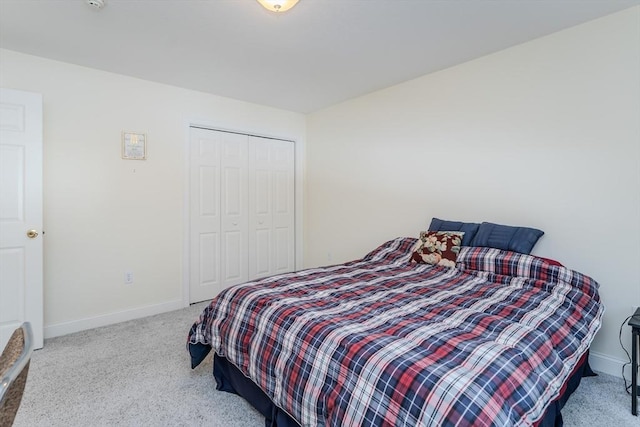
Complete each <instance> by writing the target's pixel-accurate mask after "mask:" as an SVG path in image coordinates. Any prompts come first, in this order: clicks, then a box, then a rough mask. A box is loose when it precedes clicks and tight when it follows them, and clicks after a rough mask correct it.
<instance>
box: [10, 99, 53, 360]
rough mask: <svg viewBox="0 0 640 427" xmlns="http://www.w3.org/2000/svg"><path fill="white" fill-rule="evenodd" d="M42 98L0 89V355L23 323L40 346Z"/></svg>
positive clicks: (41, 340) (41, 329) (35, 343)
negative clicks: (26, 323) (30, 326)
mask: <svg viewBox="0 0 640 427" xmlns="http://www.w3.org/2000/svg"><path fill="white" fill-rule="evenodd" d="M42 234H43V232H42V96H41V95H40V94H35V93H29V92H22V91H16V90H10V89H0V349H2V348H4V346H5V345H6V343H7V341H8V340H9V337H10V336H11V334H12V333H13V331H14V330H15V329H16V328H17V327H18V326H20V324H21V323H22V322H24V321H29V322H31V325H32V328H33V333H34V341H35V342H34V346H35V348H42V345H43V292H42V288H43V286H42V281H43V273H42V268H43V265H42V260H43V255H42V251H43V245H42V240H43V239H42Z"/></svg>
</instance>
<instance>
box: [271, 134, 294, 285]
mask: <svg viewBox="0 0 640 427" xmlns="http://www.w3.org/2000/svg"><path fill="white" fill-rule="evenodd" d="M271 150H272V171H273V172H272V173H273V197H272V200H273V203H274V209H273V228H274V230H275V232H276V238H275V239H274V244H273V247H272V251H273V254H274V258H275V259H274V262H273V266H274V272H275V273H285V272H288V271H293V270H295V251H294V248H295V231H294V230H295V212H294V206H295V201H294V194H295V193H294V191H295V189H294V179H295V178H294V167H293V165H294V145H293V143H292V142H288V141H278V140H273V141H271Z"/></svg>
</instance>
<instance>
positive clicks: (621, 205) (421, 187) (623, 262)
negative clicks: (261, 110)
mask: <svg viewBox="0 0 640 427" xmlns="http://www.w3.org/2000/svg"><path fill="white" fill-rule="evenodd" d="M427 42H429V41H425V43H427ZM416 54H419V52H416ZM306 173H307V181H306V185H307V187H306V192H305V194H306V198H305V201H306V202H305V203H306V205H305V213H306V215H305V263H306V265H307V266H316V265H319V264H326V263H329V262H340V261H345V260H348V259H354V258H359V257H361V256H362V255H364V254H365V253H366V252H367V251H369V250H371V249H373V248H374V247H376V246H377V245H378V244H380V243H382V242H384V241H385V240H387V239H390V238H393V237H396V236H416V237H417V236H418V233H419V231H420V230H423V229H425V228H426V227H427V226H428V224H429V221H430V220H431V218H432V217H434V216H435V217H440V218H446V219H451V220H462V221H475V222H477V221H493V222H499V223H504V224H512V225H525V226H532V227H537V228H540V229H542V230H544V231H545V232H546V234H545V236H544V237H543V238H542V239H541V240H540V241H539V243H538V245H537V247H536V248H535V250H534V253H537V254H539V255H542V256H546V257H551V258H556V259H558V260H560V261H562V262H563V263H564V264H565V265H567V266H569V267H571V268H573V269H576V270H579V271H582V272H584V273H586V274H589V275H591V276H592V277H594V278H595V279H596V280H598V281H599V282H600V284H601V295H602V299H603V300H604V303H605V304H606V315H605V318H604V325H603V328H602V330H601V332H600V333H599V334H598V336H597V337H596V340H595V342H594V343H593V347H592V350H593V352H594V353H595V356H596V357H595V358H594V357H592V361H593V363H594V365H596V369H600V370H604V371H607V372H610V373H613V374H617V375H619V372H620V370H619V366H620V365H619V362H620V361H621V360H623V359H625V358H626V357H625V356H624V353H623V352H622V350H621V349H620V345H619V344H618V328H619V327H620V324H621V323H622V321H623V320H624V319H625V317H626V316H628V315H629V314H631V313H630V311H631V305H632V304H635V305H640V8H639V7H636V8H633V9H629V10H627V11H623V12H620V13H617V14H615V15H611V16H608V17H605V18H602V19H599V20H596V21H592V22H589V23H586V24H583V25H580V26H577V27H574V28H571V29H568V30H565V31H562V32H559V33H556V34H553V35H550V36H547V37H544V38H541V39H538V40H535V41H532V42H529V43H526V44H522V45H519V46H515V47H513V48H510V49H508V50H504V51H501V52H498V53H495V54H492V55H489V56H486V57H483V58H480V59H478V60H475V61H471V62H468V63H465V64H462V65H460V66H457V67H453V68H450V69H446V70H443V71H441V72H437V73H434V74H430V75H427V76H423V77H421V78H418V79H416V80H412V81H409V82H406V83H404V84H400V85H397V86H394V87H391V88H387V89H385V90H381V91H378V92H375V93H372V94H369V95H366V96H363V97H361V98H358V99H354V100H351V101H348V102H345V103H342V104H340V105H336V106H333V107H330V108H328V109H325V110H323V111H320V112H317V113H315V114H311V115H310V116H309V117H308V120H307V167H306ZM330 258H331V259H330ZM628 329H629V328H628V327H625V334H624V336H623V337H624V340H625V342H626V343H627V346H629V343H630V334H629V331H628ZM594 359H595V361H594Z"/></svg>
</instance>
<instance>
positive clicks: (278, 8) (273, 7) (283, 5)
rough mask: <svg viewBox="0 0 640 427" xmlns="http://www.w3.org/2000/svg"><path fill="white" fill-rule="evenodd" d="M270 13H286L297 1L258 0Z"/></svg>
mask: <svg viewBox="0 0 640 427" xmlns="http://www.w3.org/2000/svg"><path fill="white" fill-rule="evenodd" d="M258 3H260V4H261V5H262V6H264V8H265V9H267V10H268V11H270V12H286V11H287V10H289V9H291V8H292V7H293V6H295V5H296V3H298V0H258Z"/></svg>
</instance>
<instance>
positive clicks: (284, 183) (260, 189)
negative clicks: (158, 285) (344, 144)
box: [189, 127, 295, 303]
mask: <svg viewBox="0 0 640 427" xmlns="http://www.w3.org/2000/svg"><path fill="white" fill-rule="evenodd" d="M189 148H190V150H189V152H190V158H189V173H190V177H189V178H190V181H189V187H190V188H189V190H190V201H189V212H190V213H189V228H190V230H189V263H190V265H189V300H190V302H192V303H193V302H198V301H204V300H208V299H211V298H213V297H214V296H216V295H217V294H218V293H219V292H220V291H222V290H223V289H225V288H227V287H229V286H231V285H235V284H238V283H243V282H246V281H249V280H253V279H258V278H261V277H266V276H271V275H273V274H278V273H286V272H289V271H293V270H294V269H295V232H294V230H295V221H294V202H295V200H294V164H295V163H294V162H295V160H294V159H295V158H294V143H293V142H292V141H284V140H279V139H272V138H264V137H257V136H252V135H246V134H241V133H234V132H225V131H218V130H210V129H202V128H197V127H191V129H190V147H189Z"/></svg>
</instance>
